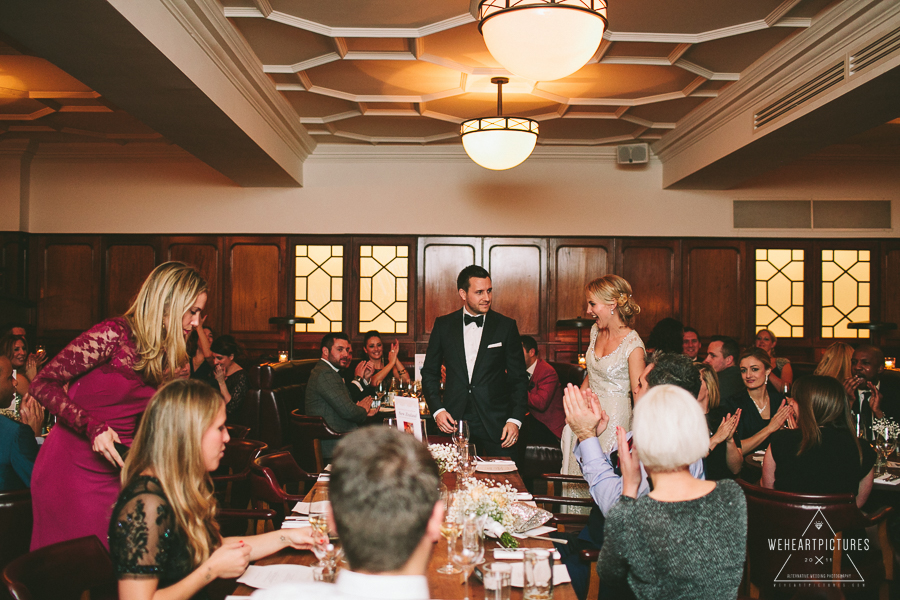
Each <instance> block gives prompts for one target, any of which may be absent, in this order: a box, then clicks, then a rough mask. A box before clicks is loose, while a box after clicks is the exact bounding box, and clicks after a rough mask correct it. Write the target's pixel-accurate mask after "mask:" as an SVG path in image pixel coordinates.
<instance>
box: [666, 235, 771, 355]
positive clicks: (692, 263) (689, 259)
mask: <svg viewBox="0 0 900 600" xmlns="http://www.w3.org/2000/svg"><path fill="white" fill-rule="evenodd" d="M743 256H744V249H743V248H742V244H741V243H740V242H738V243H731V244H729V243H725V244H720V243H718V242H711V243H709V242H707V243H704V242H690V243H688V242H685V248H684V265H685V267H684V287H683V289H684V307H685V310H684V324H685V325H690V326H691V327H693V328H694V329H696V330H697V331H699V332H700V335H701V336H702V338H703V339H704V341H706V340H708V338H709V337H710V336H712V335H727V336H731V337H733V338H734V339H736V340H737V339H741V337H742V333H743V332H744V330H745V329H746V325H745V323H746V311H747V310H748V306H749V305H753V304H754V303H753V302H749V303H748V300H747V294H746V292H745V289H746V288H745V287H744V286H743V284H742V281H741V278H742V261H743ZM751 300H752V299H751Z"/></svg>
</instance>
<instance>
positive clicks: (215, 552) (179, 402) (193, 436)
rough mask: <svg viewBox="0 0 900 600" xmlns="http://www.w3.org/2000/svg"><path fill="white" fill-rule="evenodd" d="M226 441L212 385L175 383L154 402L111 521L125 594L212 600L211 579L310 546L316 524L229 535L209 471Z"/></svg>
mask: <svg viewBox="0 0 900 600" xmlns="http://www.w3.org/2000/svg"><path fill="white" fill-rule="evenodd" d="M227 441H228V430H227V429H226V428H225V403H224V402H222V397H221V396H219V394H218V392H216V391H215V390H214V389H212V388H211V387H209V386H208V385H206V384H204V383H201V382H199V381H195V380H190V379H181V380H177V381H173V382H171V383H169V384H167V385H165V386H163V387H162V388H160V390H159V391H158V392H157V393H156V394H155V395H154V396H153V398H152V399H151V400H150V403H149V404H148V405H147V411H146V413H144V418H143V420H142V421H141V425H140V428H139V429H138V432H137V436H136V437H135V439H134V443H133V444H132V446H131V450H130V451H129V453H128V458H127V459H126V461H125V467H124V468H123V469H122V492H121V493H120V494H119V499H118V501H117V502H116V505H115V508H114V509H113V517H112V521H111V522H110V524H109V551H110V556H111V558H112V563H113V570H114V572H115V574H116V577H117V578H118V580H119V598H121V599H122V600H147V599H150V598H153V599H156V598H167V599H170V600H187V599H188V598H205V597H206V595H205V593H204V591H203V588H204V587H205V586H206V585H207V584H208V583H210V582H211V581H212V580H213V579H217V578H219V577H223V578H234V577H238V576H240V575H241V574H242V573H243V572H244V570H245V569H246V568H247V565H248V564H249V561H253V560H257V559H260V558H262V557H264V556H268V555H270V554H273V553H275V552H277V551H279V550H281V549H282V548H286V547H288V546H290V547H292V548H297V549H309V548H311V545H312V544H313V543H314V542H315V540H314V538H313V537H312V531H311V530H310V529H309V528H304V529H281V530H277V531H270V532H269V533H264V534H262V535H255V536H248V537H243V538H241V537H237V538H225V539H223V538H222V536H221V535H220V533H219V526H218V524H217V523H216V519H215V516H216V500H215V496H214V494H213V486H212V480H211V479H210V477H209V472H210V471H213V470H215V469H216V468H217V467H218V466H219V460H220V459H221V458H222V455H223V453H224V451H225V443H226V442H227Z"/></svg>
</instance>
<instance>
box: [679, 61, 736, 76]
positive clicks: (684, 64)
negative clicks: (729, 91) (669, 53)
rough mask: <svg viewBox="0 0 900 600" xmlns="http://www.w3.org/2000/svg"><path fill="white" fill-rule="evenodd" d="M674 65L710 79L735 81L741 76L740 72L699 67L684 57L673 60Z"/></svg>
mask: <svg viewBox="0 0 900 600" xmlns="http://www.w3.org/2000/svg"><path fill="white" fill-rule="evenodd" d="M675 66H676V67H679V68H681V69H684V70H685V71H687V72H689V73H693V74H694V75H699V76H700V77H703V78H704V79H708V80H710V81H737V80H738V79H740V78H741V74H740V73H716V72H715V71H710V70H709V69H707V68H705V67H701V66H700V65H698V64H695V63H692V62H690V61H688V60H684V59H679V60H677V61H675Z"/></svg>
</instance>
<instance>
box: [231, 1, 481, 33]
mask: <svg viewBox="0 0 900 600" xmlns="http://www.w3.org/2000/svg"><path fill="white" fill-rule="evenodd" d="M223 14H224V15H225V16H226V17H232V18H257V19H259V18H263V19H268V20H270V21H275V22H276V23H281V24H282V25H289V26H291V27H296V28H297V29H303V30H305V31H310V32H312V33H317V34H319V35H324V36H328V37H333V38H334V37H348V38H419V37H425V36H427V35H431V34H433V33H439V32H441V31H445V30H447V29H453V28H454V27H459V26H460V25H466V24H468V23H473V22H474V21H475V19H474V18H473V17H472V15H470V14H469V13H466V14H463V15H457V16H455V17H450V18H449V19H444V20H443V21H438V22H436V23H431V24H429V25H424V26H422V27H330V26H328V25H323V24H322V23H316V22H315V21H310V20H309V19H303V18H301V17H297V16H294V15H289V14H287V13H283V12H281V11H277V10H273V11H271V12H269V13H268V14H263V13H262V12H261V11H260V10H259V9H257V8H249V7H225V9H224V11H223Z"/></svg>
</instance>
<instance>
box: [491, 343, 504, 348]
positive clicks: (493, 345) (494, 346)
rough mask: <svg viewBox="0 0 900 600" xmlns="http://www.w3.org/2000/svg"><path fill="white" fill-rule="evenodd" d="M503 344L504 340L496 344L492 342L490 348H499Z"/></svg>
mask: <svg viewBox="0 0 900 600" xmlns="http://www.w3.org/2000/svg"><path fill="white" fill-rule="evenodd" d="M502 345H503V342H497V343H496V344H491V345H490V346H488V348H499V347H500V346H502Z"/></svg>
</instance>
